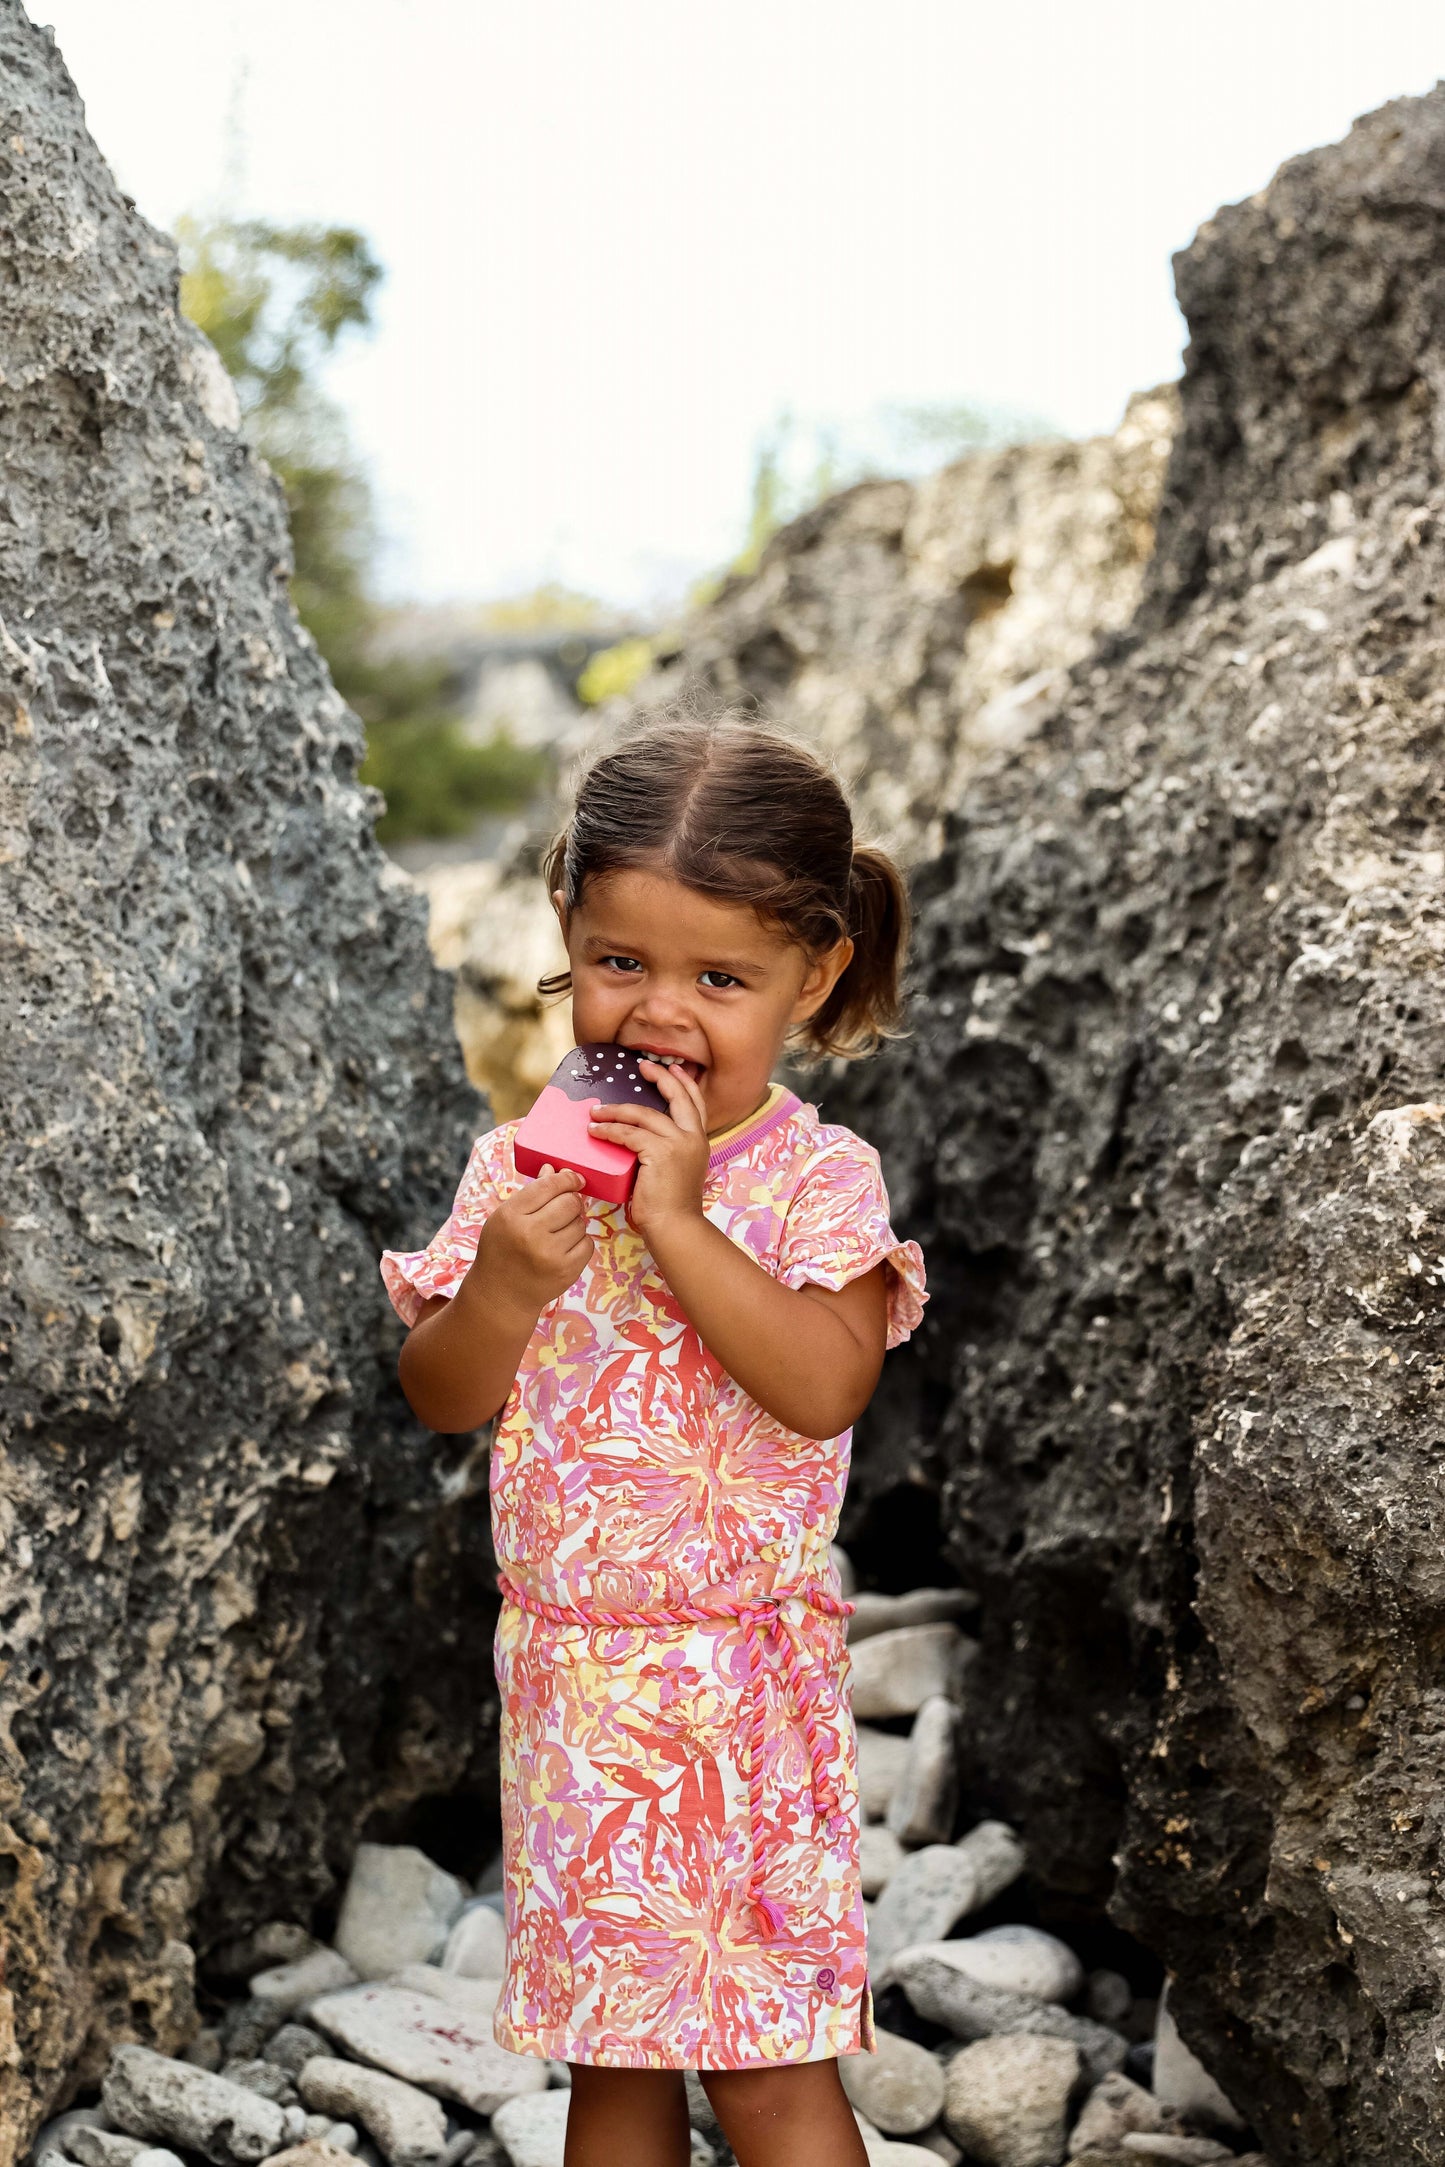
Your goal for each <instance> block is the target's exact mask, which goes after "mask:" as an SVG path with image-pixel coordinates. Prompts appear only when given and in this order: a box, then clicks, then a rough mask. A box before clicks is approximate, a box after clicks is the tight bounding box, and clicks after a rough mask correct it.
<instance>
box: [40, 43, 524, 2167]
mask: <svg viewBox="0 0 1445 2167" xmlns="http://www.w3.org/2000/svg"><path fill="white" fill-rule="evenodd" d="M0 99H3V103H4V107H5V111H4V117H3V125H0V245H3V251H4V257H5V263H6V271H7V278H6V283H5V298H4V301H3V304H0V311H3V351H0V360H3V377H0V456H3V460H4V466H5V473H6V492H5V505H4V517H3V526H0V680H3V682H0V952H3V958H4V960H3V967H0V989H3V995H0V997H3V1002H4V1028H3V1032H0V1392H3V1397H0V1452H3V1457H0V1644H3V1665H0V1887H3V1889H4V1891H5V1894H4V1901H3V1926H4V1939H5V1947H4V1972H3V1989H0V2160H8V2159H10V2158H11V2157H12V2156H13V2155H14V2154H15V2152H16V2151H17V2150H18V2149H19V2148H21V2147H22V2145H23V2143H24V2141H25V2139H26V2138H27V2136H28V2134H29V2131H30V2129H31V2128H32V2126H33V2124H34V2122H35V2120H36V2119H37V2117H38V2114H39V2113H40V2111H41V2109H42V2107H43V2105H44V2104H45V2103H46V2102H47V2101H48V2100H50V2099H52V2098H53V2097H54V2096H55V2095H56V2093H57V2091H58V2090H59V2089H60V2088H61V2087H62V2086H63V2085H64V2084H65V2083H66V2082H67V2081H68V2080H69V2079H71V2078H72V2077H75V2076H83V2075H85V2074H87V2073H90V2072H93V2071H94V2070H95V2069H97V2068H98V2067H99V2066H100V2063H101V2062H102V2060H103V2058H104V2051H105V2044H106V2041H107V2039H108V2038H109V2037H110V2036H112V2035H124V2036H131V2037H139V2038H143V2039H151V2040H155V2041H157V2042H159V2043H160V2044H162V2045H169V2044H172V2043H174V2042H175V2041H176V2040H178V2039H180V2038H182V2037H184V2036H185V2035H186V2032H187V2029H188V2027H189V2026H190V2024H191V2023H192V2022H193V2017H192V2014H191V2008H190V1978H191V1970H192V1954H191V1946H192V1944H193V1942H194V1941H195V1939H196V1938H197V1936H200V1937H204V1936H205V1935H207V1934H215V1933H217V1932H220V1931H222V1930H226V1929H229V1928H232V1927H236V1926H240V1925H243V1924H245V1923H246V1922H247V1921H248V1920H250V1919H252V1918H255V1917H265V1916H270V1915H273V1914H275V1913H277V1912H278V1911H279V1912H280V1913H282V1914H283V1915H284V1914H285V1913H286V1912H287V1911H288V1910H290V1911H292V1913H293V1915H296V1916H302V1915H304V1913H305V1910H306V1908H307V1907H308V1906H309V1905H310V1904H311V1902H312V1901H313V1900H314V1899H316V1898H317V1897H318V1896H320V1895H322V1894H324V1892H325V1891H326V1890H327V1889H328V1888H329V1887H330V1885H331V1883H332V1880H333V1877H334V1875H335V1873H336V1872H337V1870H338V1869H339V1868H340V1867H341V1866H343V1865H344V1864H345V1862H346V1860H347V1859H348V1858H349V1855H350V1851H351V1847H352V1842H353V1839H354V1835H355V1832H356V1829H357V1826H358V1824H359V1823H360V1822H361V1821H362V1820H364V1819H365V1818H366V1817H367V1816H368V1815H369V1814H375V1815H377V1816H378V1817H379V1823H380V1824H384V1823H385V1822H386V1821H387V1818H388V1815H390V1816H391V1818H392V1819H395V1817H396V1816H397V1814H398V1813H399V1812H400V1810H401V1808H402V1807H403V1806H404V1805H405V1803H406V1802H407V1801H408V1800H410V1799H412V1798H414V1797H416V1796H417V1795H418V1794H419V1793H421V1792H424V1791H428V1790H434V1789H435V1790H440V1789H446V1788H451V1787H452V1786H454V1785H456V1784H457V1783H458V1782H460V1781H462V1780H464V1778H465V1775H466V1770H467V1766H468V1763H469V1760H470V1759H471V1757H472V1755H473V1752H474V1750H476V1748H475V1741H476V1739H477V1737H478V1723H479V1720H480V1719H481V1715H482V1712H483V1710H484V1708H485V1703H486V1700H487V1696H488V1692H489V1683H488V1681H489V1669H488V1665H487V1645H488V1640H489V1620H488V1617H487V1614H486V1612H485V1610H484V1609H480V1608H479V1598H478V1597H477V1596H476V1595H475V1594H474V1593H468V1592H467V1590H468V1588H469V1587H473V1586H474V1585H475V1565H476V1560H477V1556H478V1553H479V1551H480V1550H481V1548H482V1546H483V1544H484V1533H483V1525H484V1511H485V1507H484V1500H483V1499H482V1498H476V1499H472V1498H471V1497H470V1496H469V1494H468V1489H467V1485H466V1483H465V1482H464V1481H463V1480H462V1479H460V1478H458V1477H455V1476H454V1477H453V1478H452V1479H451V1481H450V1483H448V1482H446V1481H444V1480H443V1478H442V1476H441V1475H440V1474H439V1472H438V1456H437V1449H436V1446H435V1443H434V1441H433V1440H431V1439H430V1438H428V1437H427V1436H426V1435H425V1434H424V1433H422V1432H421V1431H420V1430H419V1428H418V1427H417V1425H416V1424H415V1423H414V1422H413V1421H412V1420H411V1418H410V1415H409V1413H408V1410H407V1409H406V1407H405V1404H404V1402H403V1401H402V1400H401V1397H400V1394H399V1391H398V1389H397V1387H396V1384H395V1356H396V1350H397V1346H398V1344H399V1338H400V1334H399V1330H398V1328H397V1327H396V1326H395V1323H394V1320H393V1319H392V1317H391V1314H390V1310H389V1307H388V1305H387V1303H386V1300H385V1296H384V1293H383V1290H382V1288H381V1285H380V1281H379V1278H378V1275H377V1270H376V1258H377V1254H378V1252H379V1250H380V1248H381V1247H382V1246H383V1245H385V1244H387V1243H398V1242H399V1243H402V1244H403V1245H407V1244H410V1243H412V1242H414V1241H417V1240H420V1239H422V1238H424V1237H425V1235H426V1234H428V1233H429V1232H430V1231H431V1230H432V1228H433V1227H434V1226H435V1225H436V1224H437V1222H438V1220H439V1219H440V1218H441V1217H442V1216H444V1214H445V1211H446V1209H447V1207H448V1206H449V1204H450V1200H451V1195H452V1192H453V1189H454V1186H455V1182H456V1179H457V1176H458V1173H459V1170H460V1167H461V1165H462V1164H463V1162H464V1159H465V1154H466V1148H467V1145H468V1143H469V1141H470V1138H471V1137H472V1135H473V1134H474V1133H475V1132H476V1130H477V1129H478V1128H479V1127H481V1126H483V1125H485V1122H486V1118H487V1116H486V1109H485V1105H484V1103H482V1102H480V1101H479V1100H478V1098H477V1096H476V1094H475V1093H474V1092H473V1091H472V1089H471V1088H470V1087H469V1085H468V1084H467V1082H466V1079H465V1076H464V1074H463V1069H462V1064H461V1059H460V1056H459V1054H458V1052H457V1049H456V1046H455V1043H454V1040H453V1036H452V1031H451V1022H450V1007H451V1002H450V992H449V988H448V986H447V983H446V981H445V980H443V979H442V978H440V977H439V976H437V975H436V974H435V973H434V972H433V971H432V969H431V966H430V963H429V960H428V956H427V950H426V945H425V934H424V923H425V907H424V904H423V902H422V899H421V898H420V897H419V896H418V895H417V894H416V893H415V891H414V890H413V889H412V887H411V885H410V883H409V882H407V881H405V880H404V879H403V878H402V877H401V876H397V875H393V874H392V873H391V871H390V869H389V867H388V865H387V862H386V860H385V859H384V857H383V856H382V854H381V852H380V851H379V849H378V848H377V846H376V843H375V841H374V838H373V835H372V828H371V823H372V819H373V815H374V810H375V805H374V799H375V793H368V792H366V791H363V790H361V789H360V788H358V786H357V784H356V782H355V769H356V765H357V762H358V760H359V759H360V757H361V752H362V738H361V732H360V728H359V726H358V724H357V723H356V722H355V720H354V719H353V718H352V717H351V716H350V715H349V714H348V713H347V712H346V711H345V710H344V709H343V707H342V705H341V703H340V701H339V700H338V699H337V697H336V695H335V694H334V693H333V691H332V690H331V687H330V685H329V683H328V680H327V677H326V672H325V670H324V668H323V666H322V664H321V661H320V659H319V657H318V655H317V653H316V650H315V648H314V646H313V645H312V643H311V642H310V640H309V639H308V638H307V637H306V635H305V634H304V633H303V632H302V631H301V630H300V629H299V627H298V625H297V622H296V619H295V617H294V615H293V613H292V611H291V608H290V604H289V601H288V599H287V588H286V577H287V572H288V543H287V539H286V525H285V518H284V512H283V506H282V501H281V496H280V491H279V489H278V487H277V485H276V484H275V482H274V481H273V480H272V478H271V477H270V475H269V474H268V472H267V470H266V469H265V468H264V466H263V465H261V464H260V462H258V461H257V460H256V459H255V458H253V456H252V455H251V453H250V452H249V451H248V450H247V448H246V446H245V444H244V443H243V442H242V440H241V439H240V437H239V436H238V434H237V419H238V416H237V410H236V404H235V399H234V396H233V394H232V391H231V387H230V384H229V382H228V380H227V378H226V376H225V375H224V372H223V371H222V369H221V366H220V364H219V362H218V361H217V359H216V357H215V355H214V353H213V352H212V351H211V349H210V348H209V347H208V346H207V345H206V344H205V343H204V342H203V341H201V340H200V339H199V338H198V337H197V336H196V335H195V334H194V333H192V332H191V331H190V330H189V328H188V327H187V326H186V324H185V323H184V322H183V321H182V320H181V318H180V317H179V315H178V312H177V279H176V264H175V257H174V252H173V250H172V247H171V244H170V242H169V241H168V240H166V239H165V238H164V237H163V236H161V235H160V234H158V233H156V232H154V231H153V230H152V229H151V228H150V227H148V226H147V225H146V224H145V223H144V222H143V221H142V220H141V219H139V218H138V217H137V216H136V215H135V213H134V211H133V209H132V208H131V206H130V205H129V203H128V202H127V201H126V200H125V199H124V198H122V197H121V196H120V195H119V194H118V192H117V190H116V188H115V186H114V184H113V182H112V180H111V178H110V176H109V174H108V173H107V171H106V169H105V166H104V164H103V162H102V160H101V159H100V157H99V155H98V153H97V151H96V149H95V147H94V145H93V144H92V143H91V142H90V140H89V138H88V136H87V135H86V132H85V127H84V122H83V117H82V111H81V106H80V103H79V100H78V98H77V97H76V95H75V92H74V89H73V88H72V86H71V84H70V82H69V79H68V77H67V75H66V73H65V69H64V67H63V65H62V62H61V60H60V57H59V55H58V53H57V51H56V49H55V46H54V43H53V41H52V39H51V37H50V35H49V34H48V33H47V32H44V31H41V30H38V29H36V28H34V27H32V25H31V24H30V23H29V22H28V21H27V20H26V18H25V16H24V14H23V12H22V11H21V9H20V7H19V6H18V5H16V4H15V0H0ZM223 1856H224V1865H223V1866H222V1865H221V1864H219V1863H218V1862H220V1861H221V1860H222V1858H223Z"/></svg>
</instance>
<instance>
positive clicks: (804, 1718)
mask: <svg viewBox="0 0 1445 2167" xmlns="http://www.w3.org/2000/svg"><path fill="white" fill-rule="evenodd" d="M497 1586H498V1588H499V1589H500V1591H501V1594H502V1597H503V1599H504V1600H505V1601H506V1602H509V1603H515V1604H516V1606H517V1608H518V1609H519V1610H525V1611H526V1612H527V1613H528V1615H529V1616H531V1617H534V1618H543V1619H545V1620H546V1621H547V1623H548V1624H550V1625H585V1626H589V1627H592V1626H596V1627H601V1628H602V1629H603V1630H612V1631H617V1632H636V1633H651V1632H657V1631H658V1630H663V1631H665V1630H666V1629H667V1628H668V1627H669V1626H676V1625H717V1624H721V1623H724V1622H726V1620H728V1619H730V1618H731V1619H735V1620H736V1622H737V1624H738V1626H739V1628H740V1630H741V1632H742V1636H743V1644H744V1646H745V1648H746V1650H747V1658H748V1676H747V1688H746V1691H747V1709H746V1717H747V1725H748V1824H749V1828H750V1831H751V1836H752V1852H753V1863H752V1871H751V1873H750V1874H749V1876H748V1897H749V1901H750V1902H751V1903H752V1904H753V1906H754V1907H755V1909H756V1911H757V1913H758V1916H759V1918H760V1919H761V1920H762V1922H763V1931H764V1933H765V1934H767V1935H769V1936H772V1937H773V1938H776V1937H777V1936H778V1935H779V1934H781V1933H782V1932H783V1929H784V1926H785V1924H786V1921H785V1919H784V1916H783V1912H782V1908H781V1906H780V1905H779V1904H777V1903H776V1902H775V1901H774V1900H773V1898H772V1897H771V1896H769V1895H768V1894H767V1893H766V1892H765V1890H764V1888H763V1871H764V1866H765V1863H766V1855H767V1851H768V1845H769V1838H770V1836H771V1835H772V1833H773V1831H772V1830H771V1829H770V1828H769V1826H768V1823H767V1820H766V1818H765V1816H764V1813H763V1746H764V1740H765V1732H766V1724H767V1687H766V1683H765V1676H764V1668H763V1666H764V1660H765V1656H764V1650H765V1649H766V1650H767V1651H768V1652H769V1653H771V1654H774V1655H775V1656H776V1658H777V1661H778V1667H779V1668H780V1670H781V1672H782V1677H783V1682H784V1685H785V1686H786V1689H787V1694H788V1698H789V1700H790V1702H791V1703H792V1707H793V1712H794V1714H795V1715H796V1716H797V1718H798V1721H799V1722H800V1723H801V1725H802V1727H803V1736H804V1738H805V1740H806V1741H807V1747H808V1763H809V1767H810V1769H811V1772H812V1785H813V1811H814V1813H815V1815H816V1816H817V1818H818V1819H819V1820H820V1821H822V1822H823V1823H824V1827H825V1832H826V1834H827V1835H828V1836H830V1837H832V1836H834V1835H836V1834H837V1833H838V1822H839V1802H838V1789H837V1785H836V1784H835V1783H834V1782H833V1779H832V1777H831V1776H830V1775H829V1773H828V1766H827V1743H826V1741H825V1739H824V1737H823V1734H822V1731H821V1730H820V1728H819V1725H818V1718H817V1711H816V1702H817V1698H818V1694H817V1690H816V1689H817V1686H818V1683H819V1671H820V1666H819V1664H818V1662H817V1660H816V1659H815V1658H814V1656H813V1654H812V1651H811V1650H810V1649H809V1648H808V1647H807V1646H806V1644H805V1643H804V1642H803V1641H802V1640H801V1639H800V1638H799V1635H798V1630H797V1627H796V1626H795V1625H794V1624H793V1623H792V1622H791V1620H790V1619H787V1618H785V1617H784V1616H783V1614H782V1611H783V1605H784V1603H789V1602H799V1603H806V1604H807V1605H808V1606H809V1608H810V1609H812V1610H816V1611H819V1612H820V1613H821V1614H822V1615H823V1616H824V1617H828V1618H846V1617H850V1616H851V1615H852V1611H853V1605H852V1604H851V1603H848V1602H842V1601H840V1600H839V1598H838V1597H837V1596H836V1595H830V1594H829V1593H828V1591H827V1589H826V1588H811V1587H792V1588H775V1589H774V1591H773V1593H772V1594H771V1595H743V1596H732V1597H729V1596H718V1597H717V1598H715V1599H714V1600H713V1601H712V1602H707V1603H704V1602H689V1603H677V1604H674V1605H671V1606H670V1607H669V1608H668V1609H666V1610H593V1609H590V1608H588V1609H584V1608H583V1607H582V1606H581V1605H580V1604H571V1605H563V1604H561V1603H544V1602H543V1601H542V1600H541V1598H540V1597H539V1596H535V1595H524V1594H523V1592H522V1590H521V1589H520V1588H518V1587H515V1586H514V1585H513V1583H512V1582H511V1581H510V1580H508V1579H507V1577H506V1576H505V1574H498V1576H497ZM805 1665H806V1666H807V1667H806V1669H805V1667H804V1666H805Z"/></svg>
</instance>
